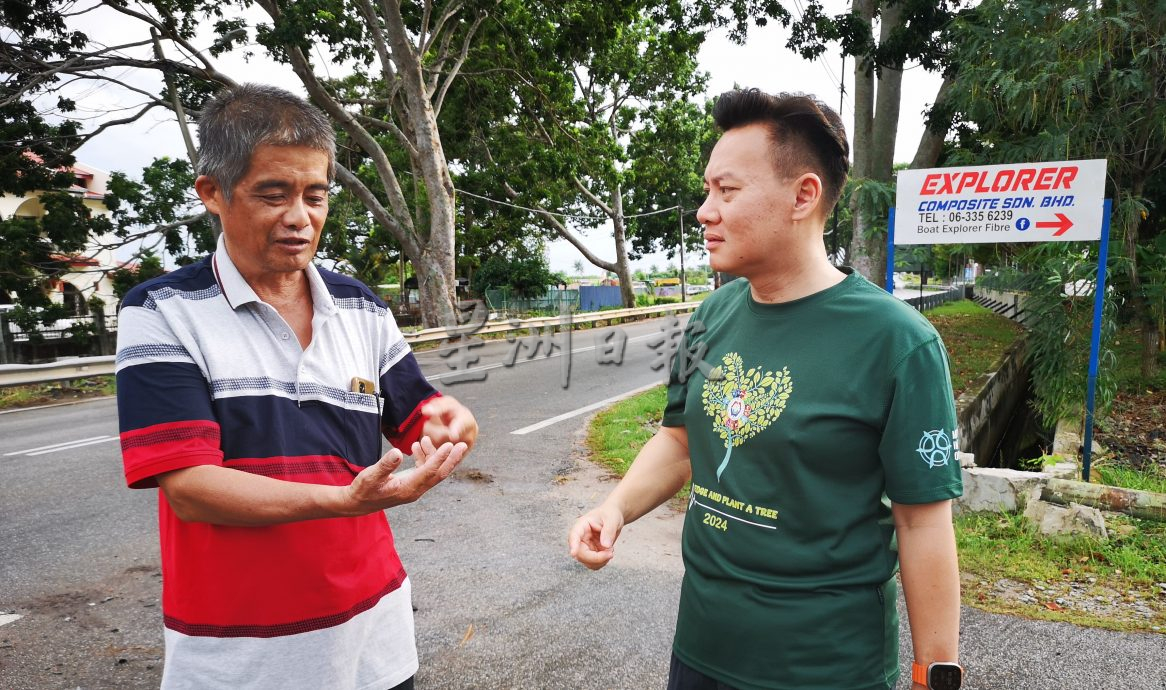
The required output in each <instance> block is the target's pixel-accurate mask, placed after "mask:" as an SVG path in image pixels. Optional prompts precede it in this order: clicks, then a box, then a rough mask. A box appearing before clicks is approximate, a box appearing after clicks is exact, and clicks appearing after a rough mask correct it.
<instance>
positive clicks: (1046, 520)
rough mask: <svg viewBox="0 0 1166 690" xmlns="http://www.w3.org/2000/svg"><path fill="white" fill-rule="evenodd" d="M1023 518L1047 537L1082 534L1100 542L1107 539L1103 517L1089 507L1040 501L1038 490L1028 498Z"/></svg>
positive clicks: (1099, 512)
mask: <svg viewBox="0 0 1166 690" xmlns="http://www.w3.org/2000/svg"><path fill="white" fill-rule="evenodd" d="M1024 517H1025V518H1026V519H1028V521H1029V522H1031V523H1032V524H1034V525H1036V527H1037V529H1039V530H1040V532H1041V534H1045V535H1048V536H1060V535H1075V534H1083V535H1085V536H1090V537H1093V538H1095V539H1099V540H1101V541H1105V540H1107V539H1109V532H1108V530H1106V528H1105V516H1104V515H1102V514H1101V511H1100V510H1098V509H1096V508H1090V507H1089V506H1083V505H1080V504H1077V503H1071V504H1069V505H1068V506H1059V505H1056V504H1053V503H1046V502H1045V501H1042V500H1040V489H1039V488H1038V489H1037V490H1036V492H1034V493H1033V494H1031V495H1030V496H1029V500H1028V503H1027V504H1026V505H1025V507H1024Z"/></svg>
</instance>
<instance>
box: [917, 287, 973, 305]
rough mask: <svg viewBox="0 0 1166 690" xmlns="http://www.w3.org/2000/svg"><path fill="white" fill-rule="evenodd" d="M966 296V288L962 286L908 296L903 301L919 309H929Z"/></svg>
mask: <svg viewBox="0 0 1166 690" xmlns="http://www.w3.org/2000/svg"><path fill="white" fill-rule="evenodd" d="M963 298H964V289H963V288H962V287H953V288H951V289H948V290H945V291H943V292H933V293H931V294H928V295H923V296H922V297H908V298H907V299H904V300H903V301H904V302H906V303H907V304H910V305H911V306H912V307H915V308H916V309H918V310H919V311H927V310H928V309H934V308H936V307H938V306H939V305H941V304H944V303H946V302H952V301H955V300H960V299H963Z"/></svg>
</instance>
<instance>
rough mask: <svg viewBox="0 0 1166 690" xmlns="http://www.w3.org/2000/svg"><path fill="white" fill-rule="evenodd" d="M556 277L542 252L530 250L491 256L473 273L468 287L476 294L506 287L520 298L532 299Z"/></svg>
mask: <svg viewBox="0 0 1166 690" xmlns="http://www.w3.org/2000/svg"><path fill="white" fill-rule="evenodd" d="M559 279H560V276H559V275H558V274H556V273H552V272H551V270H550V267H549V266H548V265H547V260H546V258H545V257H544V256H543V255H542V254H541V253H538V252H531V253H530V254H527V255H525V256H515V257H512V258H506V257H502V256H492V257H490V258H489V259H487V260H486V262H485V263H484V264H482V267H481V268H479V269H478V271H477V272H476V273H474V277H473V280H472V281H471V284H470V287H471V289H472V290H473V291H474V292H476V293H477V294H479V295H485V294H486V290H488V289H491V288H509V289H510V290H511V292H513V293H514V294H515V295H517V296H519V297H523V298H531V297H540V296H542V295H543V294H544V293H545V292H546V291H547V288H548V287H550V286H552V285H555V284H556V283H558V282H559Z"/></svg>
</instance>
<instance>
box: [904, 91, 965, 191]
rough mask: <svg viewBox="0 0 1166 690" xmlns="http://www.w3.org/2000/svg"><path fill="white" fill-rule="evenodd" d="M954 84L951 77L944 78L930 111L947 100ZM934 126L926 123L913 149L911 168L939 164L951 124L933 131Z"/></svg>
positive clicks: (929, 166) (932, 166) (931, 166)
mask: <svg viewBox="0 0 1166 690" xmlns="http://www.w3.org/2000/svg"><path fill="white" fill-rule="evenodd" d="M954 83H955V79H953V78H952V77H944V79H943V83H942V84H940V85H939V91H938V92H937V93H936V94H935V100H934V101H932V103H931V109H932V110H935V108H936V106H938V105H939V104H940V103H942V102H943V101H944V100H946V99H947V94H948V93H950V92H951V89H952V84H954ZM934 124H935V123H928V126H927V127H925V128H924V129H923V136H921V137H919V148H917V149H915V158H914V159H912V161H911V167H912V168H915V169H919V168H934V167H935V166H936V165H938V164H939V156H940V154H942V153H943V141H944V139H946V138H947V131H948V130H949V129H951V124H950V123H947V124H945V125H944V126H943V127H941V128H934V129H933V125H934Z"/></svg>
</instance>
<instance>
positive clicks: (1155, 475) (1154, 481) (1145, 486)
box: [1091, 463, 1166, 494]
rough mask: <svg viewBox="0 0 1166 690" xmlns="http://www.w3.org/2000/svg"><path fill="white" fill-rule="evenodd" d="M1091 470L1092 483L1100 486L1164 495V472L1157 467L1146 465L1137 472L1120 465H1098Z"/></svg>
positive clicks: (1165, 491)
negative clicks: (1093, 474) (1105, 485)
mask: <svg viewBox="0 0 1166 690" xmlns="http://www.w3.org/2000/svg"><path fill="white" fill-rule="evenodd" d="M1091 470H1092V471H1093V472H1094V473H1096V478H1095V479H1093V481H1095V482H1097V483H1100V484H1108V485H1110V486H1117V487H1121V488H1123V489H1138V490H1140V491H1153V492H1155V493H1160V494H1166V470H1162V469H1161V468H1160V467H1158V466H1157V465H1148V466H1147V467H1146V469H1144V470H1141V471H1139V470H1136V469H1134V468H1132V467H1125V466H1122V465H1110V464H1105V463H1098V464H1096V465H1093V466H1092V468H1091Z"/></svg>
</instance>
